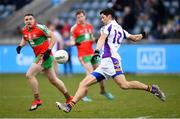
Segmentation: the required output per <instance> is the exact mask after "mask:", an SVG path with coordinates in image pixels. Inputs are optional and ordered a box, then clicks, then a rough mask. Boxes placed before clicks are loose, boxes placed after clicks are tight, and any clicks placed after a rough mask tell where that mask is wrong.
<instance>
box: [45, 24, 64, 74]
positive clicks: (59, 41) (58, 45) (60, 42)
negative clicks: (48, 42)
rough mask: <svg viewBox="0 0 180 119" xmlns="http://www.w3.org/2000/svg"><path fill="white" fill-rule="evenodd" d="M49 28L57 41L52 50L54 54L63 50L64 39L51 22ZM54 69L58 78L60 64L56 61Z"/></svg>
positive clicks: (54, 61)
mask: <svg viewBox="0 0 180 119" xmlns="http://www.w3.org/2000/svg"><path fill="white" fill-rule="evenodd" d="M47 27H48V29H49V30H50V31H52V32H53V33H54V38H55V40H56V42H55V43H54V46H53V48H52V53H53V54H54V53H55V52H56V51H57V50H60V49H63V45H64V42H63V38H62V36H61V34H60V33H59V32H58V31H57V30H56V26H55V24H53V23H51V22H49V23H47ZM53 67H54V70H55V72H56V75H57V76H58V63H57V61H56V60H53Z"/></svg>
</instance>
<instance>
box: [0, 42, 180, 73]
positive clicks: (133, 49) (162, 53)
mask: <svg viewBox="0 0 180 119" xmlns="http://www.w3.org/2000/svg"><path fill="white" fill-rule="evenodd" d="M178 51H180V44H138V45H137V44H135V45H132V44H123V45H122V46H121V48H120V49H119V53H120V55H121V57H122V67H123V70H124V72H130V73H180V55H179V53H178ZM71 57H72V64H73V72H74V73H84V72H85V71H84V69H83V67H82V66H81V64H80V63H79V61H78V58H77V50H76V48H75V47H72V53H71ZM33 60H34V54H33V51H32V49H31V48H30V47H29V46H25V47H24V48H23V49H22V51H21V54H19V55H18V54H17V53H16V46H15V45H0V73H25V72H26V71H27V70H28V68H29V66H30V64H31V63H32V62H33ZM59 70H60V72H61V73H62V72H63V71H64V67H63V64H60V65H59Z"/></svg>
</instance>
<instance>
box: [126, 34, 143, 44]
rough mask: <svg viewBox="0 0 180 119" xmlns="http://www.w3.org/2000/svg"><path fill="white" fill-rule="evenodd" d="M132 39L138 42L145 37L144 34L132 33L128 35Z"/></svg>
mask: <svg viewBox="0 0 180 119" xmlns="http://www.w3.org/2000/svg"><path fill="white" fill-rule="evenodd" d="M128 38H129V39H130V40H132V41H134V42H136V41H139V40H141V39H142V38H143V36H142V34H136V35H132V34H130V35H129V37H128Z"/></svg>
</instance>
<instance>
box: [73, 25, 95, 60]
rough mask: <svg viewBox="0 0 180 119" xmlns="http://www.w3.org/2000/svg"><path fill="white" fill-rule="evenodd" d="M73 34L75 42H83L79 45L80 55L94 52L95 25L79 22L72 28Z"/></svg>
mask: <svg viewBox="0 0 180 119" xmlns="http://www.w3.org/2000/svg"><path fill="white" fill-rule="evenodd" d="M71 35H72V37H73V38H74V39H75V42H78V43H81V45H79V46H77V49H78V57H82V56H87V55H92V54H93V46H92V45H93V40H92V38H93V27H92V25H91V24H89V23H86V25H85V27H84V26H82V25H81V24H78V23H77V24H75V25H74V26H73V27H72V28H71Z"/></svg>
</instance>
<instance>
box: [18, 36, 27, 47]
mask: <svg viewBox="0 0 180 119" xmlns="http://www.w3.org/2000/svg"><path fill="white" fill-rule="evenodd" d="M25 45H26V40H25V39H24V38H22V40H21V42H20V44H19V46H21V47H23V46H25Z"/></svg>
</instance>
